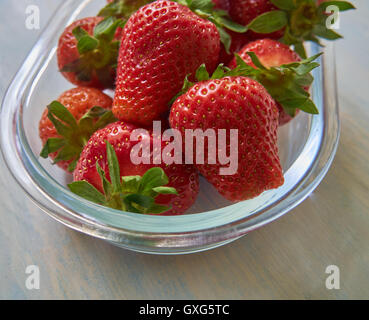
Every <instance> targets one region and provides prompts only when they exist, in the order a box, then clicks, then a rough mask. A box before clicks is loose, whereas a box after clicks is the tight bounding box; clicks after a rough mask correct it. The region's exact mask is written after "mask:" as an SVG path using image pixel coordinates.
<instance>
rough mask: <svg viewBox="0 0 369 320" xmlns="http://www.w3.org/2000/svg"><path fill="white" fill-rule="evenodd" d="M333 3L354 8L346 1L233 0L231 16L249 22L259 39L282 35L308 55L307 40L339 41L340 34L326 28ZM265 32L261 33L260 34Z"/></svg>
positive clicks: (298, 51) (341, 6)
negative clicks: (328, 7)
mask: <svg viewBox="0 0 369 320" xmlns="http://www.w3.org/2000/svg"><path fill="white" fill-rule="evenodd" d="M331 4H334V5H336V6H337V7H338V8H339V10H340V11H345V10H349V9H354V8H355V7H354V6H353V5H352V4H351V3H349V2H347V1H333V2H332V1H317V0H298V1H280V0H234V1H231V8H230V10H229V12H230V16H231V17H232V18H233V19H234V20H235V21H236V22H239V23H241V24H242V22H243V23H244V24H245V25H247V27H248V29H249V31H250V32H251V31H252V32H254V35H255V33H256V36H257V38H274V39H278V38H282V39H283V42H284V43H285V44H287V45H293V46H294V48H295V51H296V52H297V53H298V54H299V55H300V57H302V58H306V52H305V48H304V45H303V43H304V41H313V42H316V43H319V38H323V39H327V40H336V39H339V38H341V36H340V35H339V34H338V33H336V32H335V31H334V30H332V29H328V28H327V24H326V23H327V14H326V12H325V11H326V8H327V6H329V5H331ZM261 34H262V35H261Z"/></svg>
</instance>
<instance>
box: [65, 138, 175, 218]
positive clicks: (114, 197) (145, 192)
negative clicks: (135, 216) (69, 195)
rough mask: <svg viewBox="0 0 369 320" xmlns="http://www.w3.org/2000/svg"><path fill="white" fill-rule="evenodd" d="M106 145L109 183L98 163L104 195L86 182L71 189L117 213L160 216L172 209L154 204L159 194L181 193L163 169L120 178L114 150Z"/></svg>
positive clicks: (72, 184)
mask: <svg viewBox="0 0 369 320" xmlns="http://www.w3.org/2000/svg"><path fill="white" fill-rule="evenodd" d="M105 143H106V154H107V162H108V169H109V176H110V180H108V178H107V176H106V172H104V170H103V169H102V168H101V166H100V165H99V163H98V161H96V170H97V172H98V174H99V176H100V179H101V183H102V186H103V190H104V191H103V193H102V192H100V191H99V190H97V189H96V188H95V187H94V186H93V185H91V184H90V183H89V182H87V181H85V180H82V181H75V182H73V183H71V184H69V185H68V187H69V189H70V190H71V191H72V192H73V193H75V194H77V195H78V196H80V197H82V198H85V199H87V200H89V201H92V202H95V203H97V204H100V205H103V206H106V207H109V208H113V209H117V210H122V211H128V212H134V213H141V214H147V213H150V214H160V213H163V212H165V211H168V210H170V207H168V206H164V205H160V204H158V203H155V198H156V197H157V196H159V195H160V194H178V193H177V191H176V189H175V188H172V187H167V186H166V185H167V184H168V183H169V179H168V177H167V175H166V174H165V172H164V170H163V169H162V168H159V167H153V168H151V169H149V170H147V171H146V172H145V174H144V175H143V176H142V177H141V176H124V177H121V176H120V168H119V161H118V158H117V155H116V153H115V150H114V148H113V146H112V145H111V144H110V143H109V142H108V141H105Z"/></svg>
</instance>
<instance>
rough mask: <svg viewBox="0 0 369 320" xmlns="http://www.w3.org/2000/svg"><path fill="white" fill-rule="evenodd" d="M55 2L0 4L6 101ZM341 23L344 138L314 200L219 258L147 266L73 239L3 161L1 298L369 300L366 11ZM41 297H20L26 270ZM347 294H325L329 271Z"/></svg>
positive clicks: (0, 84)
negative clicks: (31, 15) (30, 16)
mask: <svg viewBox="0 0 369 320" xmlns="http://www.w3.org/2000/svg"><path fill="white" fill-rule="evenodd" d="M59 2H60V1H59V0H52V1H50V0H38V1H36V0H33V1H31V0H29V1H26V0H18V1H14V0H1V1H0V40H1V41H0V43H1V49H0V75H1V77H0V97H2V96H3V93H4V90H5V88H6V86H7V84H8V82H9V81H10V79H11V77H12V75H13V74H14V73H15V72H16V70H17V69H18V67H19V65H20V64H21V62H22V60H23V59H24V57H25V55H26V54H27V52H28V51H29V49H30V48H31V47H32V45H33V43H34V42H35V40H36V38H37V36H38V32H37V31H29V30H26V29H25V27H24V19H25V13H24V11H25V7H26V5H27V4H33V3H34V4H37V5H39V6H40V8H41V18H42V26H44V25H45V22H46V21H47V18H48V16H49V15H50V14H51V13H52V11H53V10H54V8H55V7H56V6H57V4H58V3H59ZM354 3H355V4H356V5H357V7H358V10H357V11H356V12H349V13H345V14H344V15H343V16H342V21H341V30H340V32H341V33H343V34H344V35H345V38H346V39H345V40H341V41H340V42H339V43H338V45H337V60H338V61H337V62H338V85H339V101H340V106H341V119H342V135H341V142H340V146H339V148H338V152H337V156H336V158H335V160H334V163H333V165H332V168H331V169H330V171H329V173H328V175H327V176H326V178H325V179H324V181H323V182H322V183H321V185H320V186H319V187H318V188H317V190H316V191H315V192H314V193H313V194H312V195H311V196H310V197H309V198H308V199H307V200H306V201H305V202H303V203H302V204H301V205H300V206H299V207H298V208H296V209H295V210H293V211H292V212H290V213H289V214H287V215H285V216H284V217H282V218H281V219H279V220H278V221H276V222H274V223H272V224H270V225H268V226H266V227H264V228H262V229H260V230H257V231H255V232H252V233H251V234H249V235H247V236H246V237H244V238H242V239H240V240H238V241H236V242H234V243H232V244H230V245H227V246H225V247H222V248H218V249H215V250H212V251H208V252H205V253H199V254H194V255H187V256H169V257H168V256H150V255H144V254H138V253H133V252H129V251H125V250H122V249H119V248H116V247H113V246H111V245H109V244H107V243H105V242H103V241H100V240H96V239H93V238H91V237H88V236H86V235H83V234H80V233H78V232H75V231H72V230H70V229H68V228H66V227H64V226H62V225H61V224H59V223H57V222H55V221H54V220H52V219H51V218H49V217H48V216H47V215H46V214H44V213H43V212H41V210H39V209H38V208H37V207H36V206H35V205H34V204H33V203H31V201H30V200H28V199H27V198H26V196H25V195H24V193H23V191H22V190H21V189H20V188H19V187H18V186H17V185H16V183H15V182H14V181H13V180H12V178H11V176H10V174H9V173H8V172H6V169H5V167H4V163H3V160H2V159H0V167H1V169H0V298H2V299H6V298H8V299H9V298H10V299H39V298H46V299H63V298H69V299H71V298H76V299H87V298H103V299H109V298H110V299H172V298H177V299H197V298H202V299H249V298H251V299H254V298H261V299H266V298H277V299H284V298H290V299H323V298H329V299H332V298H350V299H353V298H356V299H360V298H366V299H368V298H369V192H368V191H369V161H368V158H369V156H368V154H369V129H368V123H369V108H368V104H369V87H368V81H369V62H368V53H369V20H368V18H367V17H368V15H369V4H368V1H364V0H361V1H360V0H359V1H354ZM31 264H35V265H38V266H39V267H40V271H41V288H40V290H36V291H29V290H27V289H26V287H25V279H26V274H25V269H26V266H27V265H31ZM331 264H335V265H337V266H338V267H339V268H340V271H341V289H340V290H327V289H326V288H325V279H326V276H327V275H326V274H325V268H326V267H327V266H328V265H331Z"/></svg>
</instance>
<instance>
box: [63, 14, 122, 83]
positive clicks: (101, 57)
mask: <svg viewBox="0 0 369 320" xmlns="http://www.w3.org/2000/svg"><path fill="white" fill-rule="evenodd" d="M123 25H124V24H123V21H122V20H119V19H116V18H114V17H108V18H106V19H104V20H102V21H101V22H100V23H98V24H97V25H96V26H95V28H94V34H93V35H89V34H88V32H87V31H86V30H84V29H83V28H81V27H80V26H78V27H76V28H74V29H73V31H72V32H73V35H74V36H75V38H76V39H77V50H78V53H79V58H78V59H77V60H75V61H73V62H71V63H69V64H67V65H65V66H64V67H63V68H62V69H61V70H60V71H61V72H73V73H75V74H76V76H77V79H78V80H80V81H86V82H88V81H90V80H91V78H92V76H93V74H94V73H95V74H96V76H97V78H98V79H99V81H100V82H101V83H102V84H103V85H104V87H106V88H112V87H113V86H114V77H113V76H112V69H114V68H116V65H117V60H118V54H119V46H120V41H116V40H114V36H115V32H116V30H117V28H118V27H122V26H123Z"/></svg>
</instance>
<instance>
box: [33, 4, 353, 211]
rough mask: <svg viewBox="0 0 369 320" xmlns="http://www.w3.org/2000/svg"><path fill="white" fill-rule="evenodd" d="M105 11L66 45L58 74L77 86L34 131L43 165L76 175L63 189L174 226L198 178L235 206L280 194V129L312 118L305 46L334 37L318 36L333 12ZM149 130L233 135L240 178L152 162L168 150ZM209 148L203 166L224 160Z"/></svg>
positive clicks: (294, 8) (287, 8)
mask: <svg viewBox="0 0 369 320" xmlns="http://www.w3.org/2000/svg"><path fill="white" fill-rule="evenodd" d="M108 2H109V3H108V4H107V6H106V7H104V8H103V9H102V10H101V11H100V12H99V14H98V16H97V17H88V18H84V19H81V20H78V21H76V22H74V23H73V24H72V25H70V26H69V27H67V28H66V29H65V31H64V32H63V34H62V35H61V37H60V39H59V45H58V51H57V58H58V67H59V69H60V71H61V73H62V74H63V76H64V77H65V78H66V79H67V80H69V81H70V82H71V83H72V84H74V85H75V86H77V87H75V88H73V89H70V90H68V91H66V92H64V93H63V94H62V95H61V96H60V97H59V98H58V99H57V100H56V101H53V102H52V103H51V104H50V105H49V106H48V107H47V108H46V110H45V111H44V113H43V115H42V118H41V121H40V124H39V133H40V138H41V140H42V143H43V149H42V151H41V156H42V157H44V158H47V157H50V158H51V159H53V161H54V163H56V164H58V165H59V166H60V167H61V168H63V169H65V170H66V171H67V172H70V173H73V178H74V182H73V183H71V184H70V185H69V188H70V190H71V191H72V192H74V193H76V194H77V195H79V196H81V197H84V198H85V199H88V200H90V201H93V202H95V203H98V204H101V205H104V206H108V207H111V208H114V209H118V210H124V211H130V212H135V213H144V214H163V215H178V214H183V213H184V212H185V211H186V210H187V209H188V208H189V207H190V206H191V205H192V204H193V203H194V201H195V199H196V196H197V194H198V192H199V173H200V174H202V175H203V176H204V177H205V178H206V179H207V180H208V181H209V182H210V183H211V184H212V185H213V186H214V187H215V188H216V189H217V190H218V191H219V193H220V194H221V195H222V196H224V197H225V198H227V199H229V200H231V201H242V200H247V199H250V198H253V197H256V196H258V195H260V194H261V193H262V192H264V191H266V190H269V189H273V188H278V187H279V186H281V185H282V184H283V182H284V179H283V173H282V168H281V165H280V160H279V157H278V148H277V130H278V127H279V126H281V125H284V124H286V123H287V122H289V121H291V120H292V119H293V118H294V117H295V116H296V114H297V113H298V112H299V110H302V111H304V112H308V113H311V114H316V113H318V110H317V108H316V107H315V105H314V103H313V102H312V100H311V99H310V95H309V92H308V90H309V87H310V86H311V83H312V81H313V78H312V76H311V74H310V72H311V70H312V69H314V68H316V67H317V66H319V65H318V63H316V62H314V60H315V59H316V58H317V56H318V55H316V56H314V57H310V58H307V57H306V54H305V50H304V45H303V43H304V41H314V42H319V38H325V39H330V40H332V39H336V38H339V37H340V36H339V35H338V34H337V33H335V32H334V31H333V30H330V29H327V28H326V26H325V20H326V18H327V14H326V12H325V10H326V7H327V6H328V5H329V4H331V2H332V1H327V2H324V1H319V0H317V1H316V0H213V1H211V0H178V1H167V0H157V1H147V0H138V1H135V0H110V1H108ZM322 2H323V3H322ZM333 2H335V3H336V5H337V1H333ZM339 3H340V4H338V6H339V8H340V9H341V10H347V9H351V8H353V6H352V5H351V4H349V3H348V2H345V1H340V2H339ZM292 48H293V49H294V50H292ZM105 89H114V90H115V91H114V99H111V98H110V97H109V96H108V95H107V94H105V93H104V92H103V91H102V90H105ZM154 121H160V123H161V127H162V130H165V129H167V128H173V130H174V129H176V130H177V131H179V132H180V133H181V134H183V135H184V134H185V131H186V130H188V129H193V130H197V129H201V130H203V131H206V130H208V129H214V130H218V132H219V130H226V132H229V131H230V130H237V132H238V139H237V142H236V147H237V150H238V153H237V163H238V166H237V170H236V172H235V173H234V174H232V175H225V174H222V171H221V170H220V168H221V166H222V164H223V163H221V161H220V160H219V159H218V160H217V161H215V162H213V161H205V163H200V164H197V163H196V161H191V162H186V164H185V163H176V162H172V163H161V162H158V161H155V159H154V154H155V148H157V147H158V146H161V147H162V148H165V146H167V145H168V141H163V140H162V139H161V136H157V135H155V134H154V131H153V128H152V127H153V122H154ZM139 129H145V130H141V131H140V132H141V134H140V136H139V137H136V138H137V139H133V138H132V135H134V133H135V132H137V130H139ZM142 141H146V142H147V143H148V145H149V146H150V148H149V150H141V151H139V152H141V154H142V153H143V152H145V151H148V152H149V158H150V160H151V161H148V162H145V163H139V164H136V163H133V161H132V158H131V154H132V152H133V151H135V152H137V148H138V146H139V145H140V142H142ZM204 147H205V148H204V151H203V152H204V154H205V155H206V154H208V151H209V148H216V149H217V148H218V149H219V148H223V149H224V150H225V151H226V152H228V153H229V152H230V151H231V150H230V147H231V142H230V141H227V143H226V144H225V145H224V146H221V145H220V144H218V145H215V146H214V145H212V146H210V144H209V143H206V144H205V146H204ZM184 148H185V146H183V149H184ZM161 150H162V149H161ZM224 150H223V151H224ZM194 151H195V154H196V153H198V152H201V151H199V150H194ZM193 163H194V164H193Z"/></svg>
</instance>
